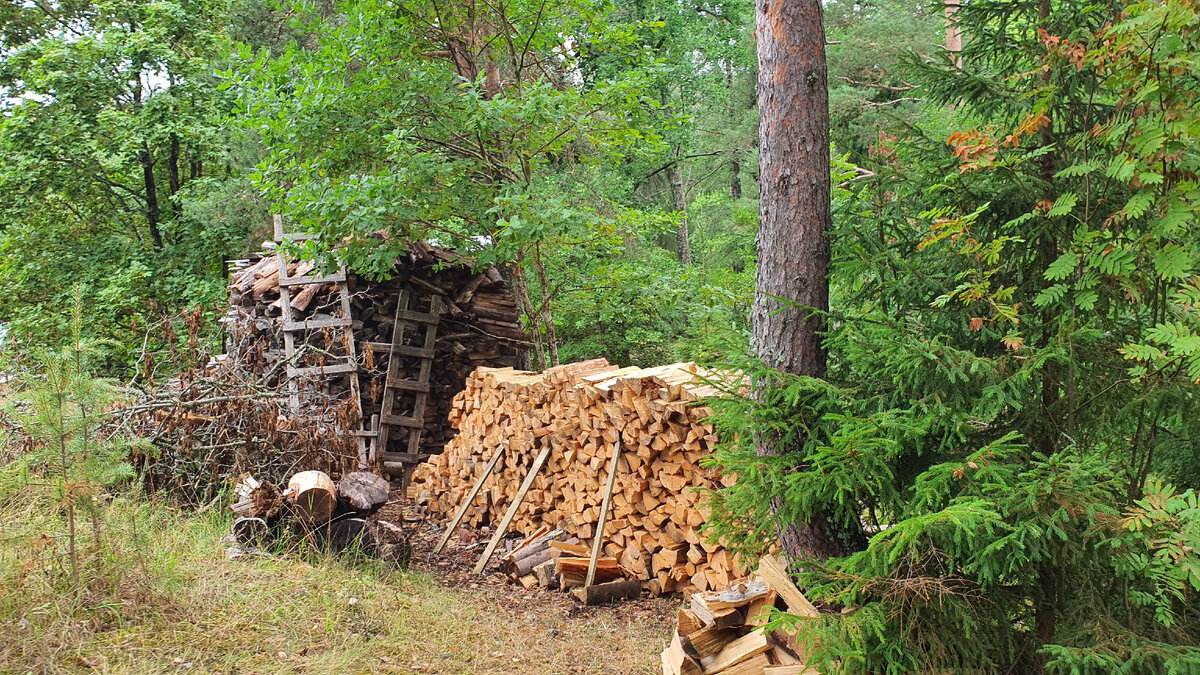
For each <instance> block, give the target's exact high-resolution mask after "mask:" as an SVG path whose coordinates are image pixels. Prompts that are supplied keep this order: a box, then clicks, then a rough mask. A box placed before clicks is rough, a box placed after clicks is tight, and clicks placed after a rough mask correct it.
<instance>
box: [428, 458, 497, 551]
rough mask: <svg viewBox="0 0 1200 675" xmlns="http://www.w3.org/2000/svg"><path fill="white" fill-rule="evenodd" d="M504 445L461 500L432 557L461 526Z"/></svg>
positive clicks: (490, 473) (494, 466)
mask: <svg viewBox="0 0 1200 675" xmlns="http://www.w3.org/2000/svg"><path fill="white" fill-rule="evenodd" d="M506 445H507V444H501V445H500V447H499V448H496V453H495V454H493V455H492V458H491V459H490V460H488V463H487V466H485V467H483V473H482V474H480V476H479V479H478V480H476V481H475V485H473V486H472V487H471V491H470V492H468V493H467V497H466V499H464V500H463V503H462V506H460V507H458V513H456V514H454V519H453V520H451V521H450V524H449V525H448V526H447V527H446V533H445V534H443V535H442V538H441V540H440V541H438V545H437V546H436V547H434V549H433V554H434V555H437V554H439V553H441V552H442V549H443V548H445V547H446V542H448V541H450V535H451V534H453V533H454V530H456V529H458V526H459V525H460V524H462V520H463V518H464V517H465V516H466V515H467V509H469V508H471V503H472V502H474V501H475V497H476V496H477V495H478V494H479V490H480V489H481V488H482V487H483V483H484V481H486V480H487V478H488V476H490V475H492V470H493V469H495V468H496V463H497V462H499V461H500V457H501V456H502V455H503V454H504V448H505V446H506Z"/></svg>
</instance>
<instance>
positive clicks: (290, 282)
mask: <svg viewBox="0 0 1200 675" xmlns="http://www.w3.org/2000/svg"><path fill="white" fill-rule="evenodd" d="M345 280H346V273H345V272H344V271H339V272H334V273H333V274H327V275H325V276H320V275H316V274H311V275H307V276H303V277H288V278H286V279H280V280H279V287H280V288H287V287H289V286H309V285H314V284H333V283H337V282H340V281H345Z"/></svg>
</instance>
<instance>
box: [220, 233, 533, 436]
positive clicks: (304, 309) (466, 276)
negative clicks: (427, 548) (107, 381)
mask: <svg viewBox="0 0 1200 675" xmlns="http://www.w3.org/2000/svg"><path fill="white" fill-rule="evenodd" d="M272 245H273V242H267V244H266V245H265V247H266V248H267V249H268V250H264V251H263V252H262V253H259V254H255V255H252V256H250V257H249V258H247V259H246V260H241V261H236V263H237V264H236V266H235V270H234V272H233V275H232V279H231V281H230V284H229V293H230V309H229V313H228V314H227V315H226V317H225V318H224V319H223V320H222V321H223V322H224V323H225V326H226V331H227V334H228V344H227V350H228V352H229V355H230V358H233V359H236V360H237V361H239V362H240V363H242V364H245V366H244V367H246V368H248V369H249V370H252V371H255V372H273V373H274V375H273V377H274V378H275V379H276V380H281V379H282V378H283V377H284V374H285V371H284V369H283V368H281V367H279V364H280V363H282V362H283V361H284V359H285V354H284V347H283V338H282V333H281V331H280V320H279V317H280V315H281V313H282V311H283V307H282V299H281V297H280V293H279V269H278V267H279V266H278V263H277V259H276V256H275V254H274V253H273V252H272V251H271V250H269V249H270V248H271V246H272ZM313 273H314V268H313V264H312V263H310V262H292V263H291V264H290V265H289V267H288V276H289V277H293V276H301V275H305V274H313ZM348 284H349V288H350V291H351V299H350V305H351V313H352V317H351V318H352V319H353V320H354V324H353V329H354V335H355V339H356V341H357V344H356V351H357V354H358V358H359V361H360V370H359V373H358V377H359V389H360V393H361V396H362V401H361V410H362V415H363V419H365V420H368V421H369V420H370V419H371V417H372V416H373V415H375V414H377V413H379V412H380V407H381V403H382V394H383V390H384V383H385V380H386V372H387V365H388V347H389V346H390V342H391V337H392V328H393V326H394V324H395V316H396V308H397V303H398V302H399V298H400V293H401V291H408V296H409V304H408V307H407V309H408V310H410V311H416V312H429V311H430V309H431V306H432V304H431V301H432V298H433V297H434V296H435V295H436V296H439V298H440V305H441V307H442V312H441V320H440V322H439V325H438V330H437V339H436V342H435V343H434V350H435V356H434V363H435V367H434V368H433V369H432V371H431V373H432V377H431V380H430V391H429V396H428V399H427V404H426V407H425V413H424V420H425V426H424V429H423V430H422V434H421V452H429V453H436V452H439V451H440V450H441V448H442V446H443V445H444V444H445V443H446V441H448V440H449V439H450V437H451V436H452V435H453V431H452V430H451V428H450V425H449V423H448V422H447V415H448V414H449V412H450V400H451V399H452V398H453V397H454V395H455V394H456V393H458V392H459V391H460V390H461V389H462V386H463V382H464V381H465V380H466V378H467V376H468V375H469V374H470V373H471V371H472V370H474V369H475V368H476V367H478V366H493V367H503V366H518V365H522V361H523V359H524V354H525V347H526V345H527V340H528V336H527V335H526V334H525V333H524V331H523V330H522V329H521V327H520V324H519V323H518V315H519V313H518V312H517V308H516V305H515V303H514V301H513V297H512V293H511V291H510V289H509V286H508V284H507V283H506V282H505V280H504V279H503V277H502V276H501V274H500V272H499V271H498V270H496V269H495V268H492V267H487V268H483V269H481V270H480V269H475V268H474V267H473V266H472V264H471V261H470V260H468V259H466V258H463V257H462V256H460V255H459V254H457V253H455V252H454V251H451V250H448V249H442V248H438V247H434V246H430V245H428V244H425V243H423V242H413V243H411V244H409V251H408V254H407V255H406V256H403V257H400V258H397V260H396V266H395V268H394V274H393V276H392V277H391V278H390V279H388V280H386V281H369V280H367V279H365V278H362V277H358V276H356V275H355V274H353V273H351V274H349V276H348ZM291 298H292V299H291V306H292V310H293V311H292V314H293V317H294V318H295V320H297V321H300V320H312V319H317V320H319V319H325V318H333V317H336V316H340V308H339V304H340V294H339V291H338V289H337V286H336V285H335V284H332V283H330V284H311V285H304V286H295V287H293V289H292V293H291ZM296 337H297V347H296V350H297V355H296V356H295V357H294V358H293V361H294V364H293V365H296V366H298V367H310V366H321V365H325V364H328V363H330V362H333V361H334V360H335V359H338V358H344V357H345V355H346V354H347V347H346V345H345V338H344V334H343V332H342V331H340V330H335V329H320V330H312V331H306V332H304V333H297V334H296ZM413 338H414V336H406V342H409V341H410V339H413ZM410 344H411V345H412V346H416V347H424V346H425V345H424V344H422V342H421V340H420V339H417V341H416V342H415V343H410ZM395 358H397V359H399V360H400V361H399V364H398V365H399V367H398V368H397V369H396V371H395V375H396V377H398V378H400V379H407V378H413V377H415V376H416V373H417V371H418V370H419V369H420V365H421V360H420V359H418V358H415V357H408V356H402V355H396V356H395ZM306 391H307V392H308V394H307V395H311V394H312V393H313V392H316V393H318V394H325V395H331V396H337V395H341V396H342V397H345V396H346V393H347V391H348V386H347V385H346V378H334V377H327V378H320V380H319V381H315V382H311V383H309V386H308V387H307V388H306ZM397 405H398V407H397V408H396V409H394V410H393V414H396V415H408V414H410V413H411V410H410V409H406V408H405V407H404V400H402V399H400V398H398V399H397ZM403 440H404V439H402V438H399V434H396V435H393V441H394V442H395V445H396V447H393V448H392V450H393V451H400V450H401V447H400V446H401V445H402V443H403Z"/></svg>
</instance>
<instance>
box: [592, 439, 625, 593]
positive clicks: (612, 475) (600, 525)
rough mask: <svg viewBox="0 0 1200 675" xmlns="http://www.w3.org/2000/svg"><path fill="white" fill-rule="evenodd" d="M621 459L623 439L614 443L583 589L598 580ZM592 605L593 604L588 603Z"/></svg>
mask: <svg viewBox="0 0 1200 675" xmlns="http://www.w3.org/2000/svg"><path fill="white" fill-rule="evenodd" d="M620 458H621V439H619V438H618V439H617V442H616V443H613V455H612V460H611V461H610V462H609V463H608V485H607V486H606V487H605V488H604V501H603V502H601V504H600V519H599V520H598V521H597V522H596V541H594V542H592V557H591V559H590V560H589V561H588V571H587V577H586V578H584V580H583V587H584V588H585V589H586V588H587V587H589V586H591V585H592V582H593V581H595V580H596V561H598V560H600V548H601V546H602V544H603V543H604V524H605V521H607V520H608V505H609V504H610V503H611V502H612V493H613V486H614V485H616V484H617V461H618V460H619V459H620ZM587 604H589V605H590V604H592V603H590V602H589V603H587Z"/></svg>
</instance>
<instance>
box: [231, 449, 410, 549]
mask: <svg viewBox="0 0 1200 675" xmlns="http://www.w3.org/2000/svg"><path fill="white" fill-rule="evenodd" d="M390 490H391V486H390V485H389V484H388V482H387V480H385V479H383V478H381V477H379V476H377V475H375V474H373V473H368V472H364V471H356V472H353V473H348V474H346V475H345V476H342V478H341V480H339V481H338V482H337V483H334V482H333V480H332V479H331V478H330V477H329V475H328V474H326V473H324V472H323V471H301V472H299V473H297V474H294V475H293V476H292V477H291V478H290V479H289V480H288V482H287V486H286V487H285V488H283V489H280V488H279V487H278V486H276V485H273V484H271V483H269V482H264V481H260V480H258V479H256V478H254V477H253V476H250V475H244V476H242V478H241V480H240V481H238V484H237V487H236V488H235V489H234V496H235V501H234V503H233V504H231V505H230V507H229V510H230V511H232V512H233V514H234V515H235V516H236V519H235V520H234V521H233V526H232V533H233V535H234V537H235V538H236V539H237V541H238V542H240V543H242V544H249V545H256V546H257V545H262V544H264V543H271V542H274V541H278V540H280V539H285V538H307V539H310V540H312V541H314V542H316V543H318V544H323V545H327V546H329V547H330V548H332V549H334V550H342V549H346V548H350V547H354V548H357V549H359V550H361V551H363V552H366V553H369V554H373V555H378V556H379V557H381V558H383V559H384V560H387V561H389V562H393V563H396V564H400V565H403V564H407V562H408V559H409V557H410V549H409V542H408V536H407V534H406V533H405V531H404V530H403V528H401V527H400V526H399V525H396V524H394V523H389V522H387V521H384V520H379V519H370V518H368V516H370V515H371V514H372V513H374V512H375V511H377V510H378V509H379V508H380V507H381V506H383V505H384V504H386V503H387V501H388V497H389V494H390Z"/></svg>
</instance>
